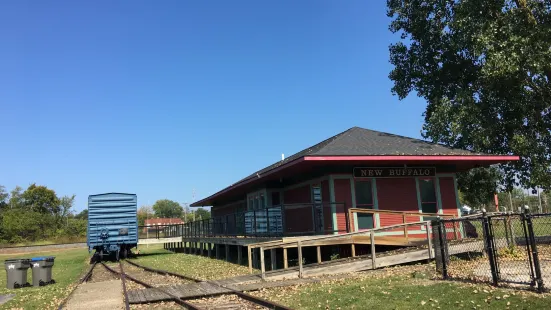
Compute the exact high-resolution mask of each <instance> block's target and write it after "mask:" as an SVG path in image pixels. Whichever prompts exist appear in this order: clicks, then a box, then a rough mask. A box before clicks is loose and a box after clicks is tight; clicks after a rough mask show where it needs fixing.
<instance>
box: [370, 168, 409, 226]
mask: <svg viewBox="0 0 551 310" xmlns="http://www.w3.org/2000/svg"><path fill="white" fill-rule="evenodd" d="M377 198H378V202H379V210H393V211H407V212H419V206H418V204H417V187H416V186H415V179H414V178H397V179H377ZM379 219H380V223H381V226H389V225H395V224H401V223H403V220H402V216H400V215H392V214H388V215H387V214H380V215H379ZM407 221H408V222H409V221H412V219H411V218H409V217H408V218H407ZM416 221H419V217H417V220H416Z"/></svg>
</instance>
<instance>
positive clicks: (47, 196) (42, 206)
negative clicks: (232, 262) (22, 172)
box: [21, 184, 61, 215]
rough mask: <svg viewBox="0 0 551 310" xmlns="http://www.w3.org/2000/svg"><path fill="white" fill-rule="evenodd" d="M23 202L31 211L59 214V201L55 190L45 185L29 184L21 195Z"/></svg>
mask: <svg viewBox="0 0 551 310" xmlns="http://www.w3.org/2000/svg"><path fill="white" fill-rule="evenodd" d="M21 197H22V198H23V201H24V204H25V206H26V207H27V208H29V209H30V210H32V211H36V212H40V213H49V214H53V215H59V213H60V211H61V206H60V201H59V199H58V198H57V196H56V194H55V191H53V190H51V189H49V188H47V187H46V186H42V185H39V186H37V185H36V184H31V185H30V186H29V187H28V188H27V190H25V192H23V194H22V195H21Z"/></svg>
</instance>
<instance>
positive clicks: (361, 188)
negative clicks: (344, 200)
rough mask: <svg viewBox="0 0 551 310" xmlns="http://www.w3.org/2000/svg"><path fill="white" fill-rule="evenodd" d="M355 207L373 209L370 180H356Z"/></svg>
mask: <svg viewBox="0 0 551 310" xmlns="http://www.w3.org/2000/svg"><path fill="white" fill-rule="evenodd" d="M355 191H356V207H357V208H364V209H373V187H372V185H371V180H369V181H363V180H362V181H356V184H355Z"/></svg>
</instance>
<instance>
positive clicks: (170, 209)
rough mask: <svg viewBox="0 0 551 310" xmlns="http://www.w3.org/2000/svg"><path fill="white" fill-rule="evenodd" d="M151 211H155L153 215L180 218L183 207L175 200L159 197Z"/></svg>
mask: <svg viewBox="0 0 551 310" xmlns="http://www.w3.org/2000/svg"><path fill="white" fill-rule="evenodd" d="M153 211H155V216H158V217H167V218H176V217H177V218H180V217H182V211H183V209H182V206H180V204H179V203H177V202H176V201H172V200H168V199H161V200H157V201H156V202H155V204H154V205H153Z"/></svg>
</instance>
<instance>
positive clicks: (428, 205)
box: [419, 179, 438, 213]
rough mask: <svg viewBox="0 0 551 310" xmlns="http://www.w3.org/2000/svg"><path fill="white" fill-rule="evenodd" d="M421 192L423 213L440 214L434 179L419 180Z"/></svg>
mask: <svg viewBox="0 0 551 310" xmlns="http://www.w3.org/2000/svg"><path fill="white" fill-rule="evenodd" d="M419 192H420V196H421V212H423V213H438V202H437V199H436V187H435V184H434V179H419Z"/></svg>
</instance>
